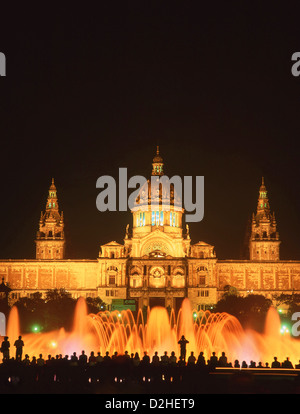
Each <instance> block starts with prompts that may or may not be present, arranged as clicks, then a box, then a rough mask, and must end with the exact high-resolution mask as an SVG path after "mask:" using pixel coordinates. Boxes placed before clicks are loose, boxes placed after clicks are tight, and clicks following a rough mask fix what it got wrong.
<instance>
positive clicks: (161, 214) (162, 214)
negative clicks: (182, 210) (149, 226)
mask: <svg viewBox="0 0 300 414" xmlns="http://www.w3.org/2000/svg"><path fill="white" fill-rule="evenodd" d="M160 225H161V226H163V225H164V212H163V211H161V212H160Z"/></svg>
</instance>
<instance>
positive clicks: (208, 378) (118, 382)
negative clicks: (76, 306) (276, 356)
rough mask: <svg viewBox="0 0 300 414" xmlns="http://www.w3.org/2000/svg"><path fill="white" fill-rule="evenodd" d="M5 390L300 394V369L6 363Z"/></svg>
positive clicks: (0, 373)
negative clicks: (208, 368)
mask: <svg viewBox="0 0 300 414" xmlns="http://www.w3.org/2000/svg"><path fill="white" fill-rule="evenodd" d="M0 393H1V394H107V395H112V394H114V395H121V394H123V395H124V394H146V395H149V394H152V395H161V394H173V395H175V394H176V395H180V394H190V395H192V394H195V395H199V394H298V393H300V370H298V369H291V370H288V369H277V370H276V369H272V368H269V369H257V368H246V369H234V368H216V369H214V370H207V369H202V370H201V369H197V368H188V367H185V368H183V369H178V368H175V369H168V370H166V369H162V368H159V367H158V368H155V369H154V368H148V369H144V368H143V369H136V370H118V369H115V370H113V369H112V368H111V367H109V368H107V369H98V368H97V367H89V368H82V367H67V368H61V369H60V370H57V369H55V370H53V369H49V367H47V368H45V367H43V368H41V369H39V368H37V367H35V368H33V367H26V368H24V367H19V366H5V365H4V364H2V365H1V366H0Z"/></svg>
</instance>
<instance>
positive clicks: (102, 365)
mask: <svg viewBox="0 0 300 414" xmlns="http://www.w3.org/2000/svg"><path fill="white" fill-rule="evenodd" d="M180 341H183V342H180ZM180 341H179V344H180V356H179V357H177V356H176V355H175V352H174V351H173V352H171V354H170V355H168V352H167V351H165V352H164V354H163V355H160V356H159V355H158V352H155V353H154V355H153V356H152V357H151V358H150V356H149V355H148V353H147V352H144V353H143V355H142V356H140V355H139V354H138V352H136V353H132V354H131V355H129V353H128V352H127V351H125V352H124V354H118V352H114V353H113V354H112V355H110V353H109V352H108V351H107V352H105V354H104V355H101V352H97V353H95V352H93V351H92V352H90V355H87V354H86V353H85V351H84V350H83V351H82V352H81V353H80V354H79V355H77V353H76V352H73V354H72V355H65V356H63V355H61V354H59V355H56V356H55V357H54V356H52V355H47V356H44V355H42V354H39V355H38V357H36V356H33V357H32V358H31V359H30V358H29V356H28V355H27V354H26V355H25V356H24V357H23V355H22V352H23V347H24V343H23V340H22V337H21V336H20V337H19V338H18V340H17V341H15V343H14V346H15V348H16V354H15V357H10V352H9V350H10V344H9V340H8V338H7V337H5V338H4V341H3V342H2V345H1V348H0V350H1V352H2V354H3V361H2V364H1V365H0V382H1V383H3V382H4V383H6V384H11V385H18V384H19V383H20V382H22V381H26V382H27V384H28V385H29V384H36V383H39V384H51V383H56V384H65V383H81V384H93V383H101V384H105V383H106V384H107V383H110V384H111V383H118V384H121V383H134V382H139V383H144V384H147V383H153V382H154V383H161V382H164V383H183V382H185V381H186V380H187V379H188V380H190V379H191V378H199V376H201V374H208V373H210V372H213V371H214V370H215V369H216V368H217V367H219V368H271V369H272V368H276V369H277V368H288V369H294V367H293V365H292V364H291V362H290V361H289V358H286V360H285V361H283V362H282V363H280V362H279V361H278V360H277V358H276V357H274V361H273V362H272V364H271V366H269V364H268V363H266V364H265V365H262V363H260V362H259V363H258V364H257V365H256V363H255V362H254V361H251V362H250V364H249V365H248V364H247V363H246V362H245V361H243V362H242V363H241V364H240V363H239V361H238V360H236V361H234V363H233V364H232V363H231V362H228V360H227V356H226V355H225V352H222V354H221V356H220V357H217V355H216V353H215V352H212V355H211V356H210V358H209V359H208V360H206V359H205V357H204V353H203V352H200V353H199V355H198V356H197V357H196V356H195V355H194V352H191V353H190V355H189V356H188V357H186V344H187V343H188V341H187V340H185V338H184V337H183V338H181V340H180ZM295 368H296V369H300V361H299V364H298V365H296V366H295Z"/></svg>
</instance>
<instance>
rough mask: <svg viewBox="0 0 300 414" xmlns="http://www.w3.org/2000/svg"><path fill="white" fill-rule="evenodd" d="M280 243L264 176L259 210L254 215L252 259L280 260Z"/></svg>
mask: <svg viewBox="0 0 300 414" xmlns="http://www.w3.org/2000/svg"><path fill="white" fill-rule="evenodd" d="M280 243H281V242H280V240H279V233H278V231H277V224H276V220H275V213H274V212H273V213H271V210H270V204H269V199H268V197H267V190H266V187H265V183H264V178H262V183H261V186H260V189H259V196H258V202H257V211H256V214H254V213H253V215H252V225H251V236H250V243H249V249H250V260H279V245H280Z"/></svg>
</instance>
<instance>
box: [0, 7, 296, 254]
mask: <svg viewBox="0 0 300 414" xmlns="http://www.w3.org/2000/svg"><path fill="white" fill-rule="evenodd" d="M261 3H264V4H261ZM40 4H41V3H40ZM299 12H300V6H299V5H297V2H288V3H287V4H286V3H282V2H281V6H280V7H279V5H274V3H273V2H272V3H271V2H255V1H254V2H253V1H252V2H219V3H211V4H210V5H208V4H205V3H204V2H189V1H185V2H183V1H182V2H155V1H150V2H146V1H143V2H133V1H130V2H128V1H122V2H121V1H120V2H108V4H106V3H104V2H101V3H100V5H99V4H98V5H97V7H95V6H91V5H86V3H82V4H81V6H80V7H78V8H76V6H75V5H72V7H70V6H64V5H61V4H55V3H47V4H46V5H44V4H43V5H42V6H41V5H40V6H37V7H33V6H28V4H26V5H23V6H18V9H14V10H9V9H8V6H1V11H0V21H1V24H0V26H1V27H0V51H1V52H3V53H5V55H6V59H7V76H6V77H1V78H0V137H1V162H0V172H1V187H0V188H1V195H2V197H1V205H0V220H1V232H0V258H3V259H5V258H28V259H30V258H34V257H35V244H34V238H35V234H36V231H37V229H38V220H39V216H40V211H41V210H42V209H44V207H45V203H46V198H47V191H48V187H49V185H50V183H51V178H52V177H54V178H55V183H56V185H57V189H58V196H59V203H60V207H61V208H62V209H63V211H64V216H65V225H66V237H67V256H68V257H69V258H91V259H95V258H96V257H97V255H98V251H99V246H100V244H104V243H107V242H109V241H111V240H116V241H119V242H122V240H123V237H124V233H125V227H126V224H127V223H130V225H131V223H132V218H131V213H130V212H122V213H112V212H110V213H100V212H98V211H97V209H96V196H97V194H98V192H99V190H97V189H96V180H97V178H98V177H100V176H101V175H104V174H105V175H112V176H114V177H118V169H119V168H120V167H127V168H128V174H129V176H131V175H134V174H140V175H148V174H149V173H150V171H151V162H152V158H153V156H154V153H155V147H156V145H157V144H159V145H160V148H161V154H162V156H163V157H164V161H165V172H166V173H167V174H168V175H169V176H172V175H175V174H178V175H181V176H182V177H183V176H184V175H193V176H196V175H204V177H205V214H204V220H203V221H202V222H200V223H195V224H190V233H191V238H192V241H193V242H197V241H199V240H204V241H206V242H208V243H211V244H213V245H214V246H215V248H216V253H217V257H218V258H221V259H226V258H227V259H229V258H232V259H234V258H239V257H240V249H241V246H242V243H243V240H244V233H245V228H246V224H247V220H248V218H249V217H250V216H251V214H252V212H253V211H255V209H256V203H257V197H258V189H259V185H260V181H261V176H262V175H263V176H264V177H265V183H266V186H267V189H268V193H269V197H270V203H271V209H272V210H274V211H275V213H276V219H277V223H278V230H279V233H280V237H281V240H282V245H281V258H282V259H299V260H300V248H299V240H298V236H299V234H300V220H299V211H300V210H299V209H300V196H299V184H298V179H299V145H298V142H299V137H300V134H299V126H300V123H299V109H300V77H299V78H296V77H293V76H292V73H291V66H292V62H291V56H292V54H293V53H294V52H296V51H300V25H299Z"/></svg>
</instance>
